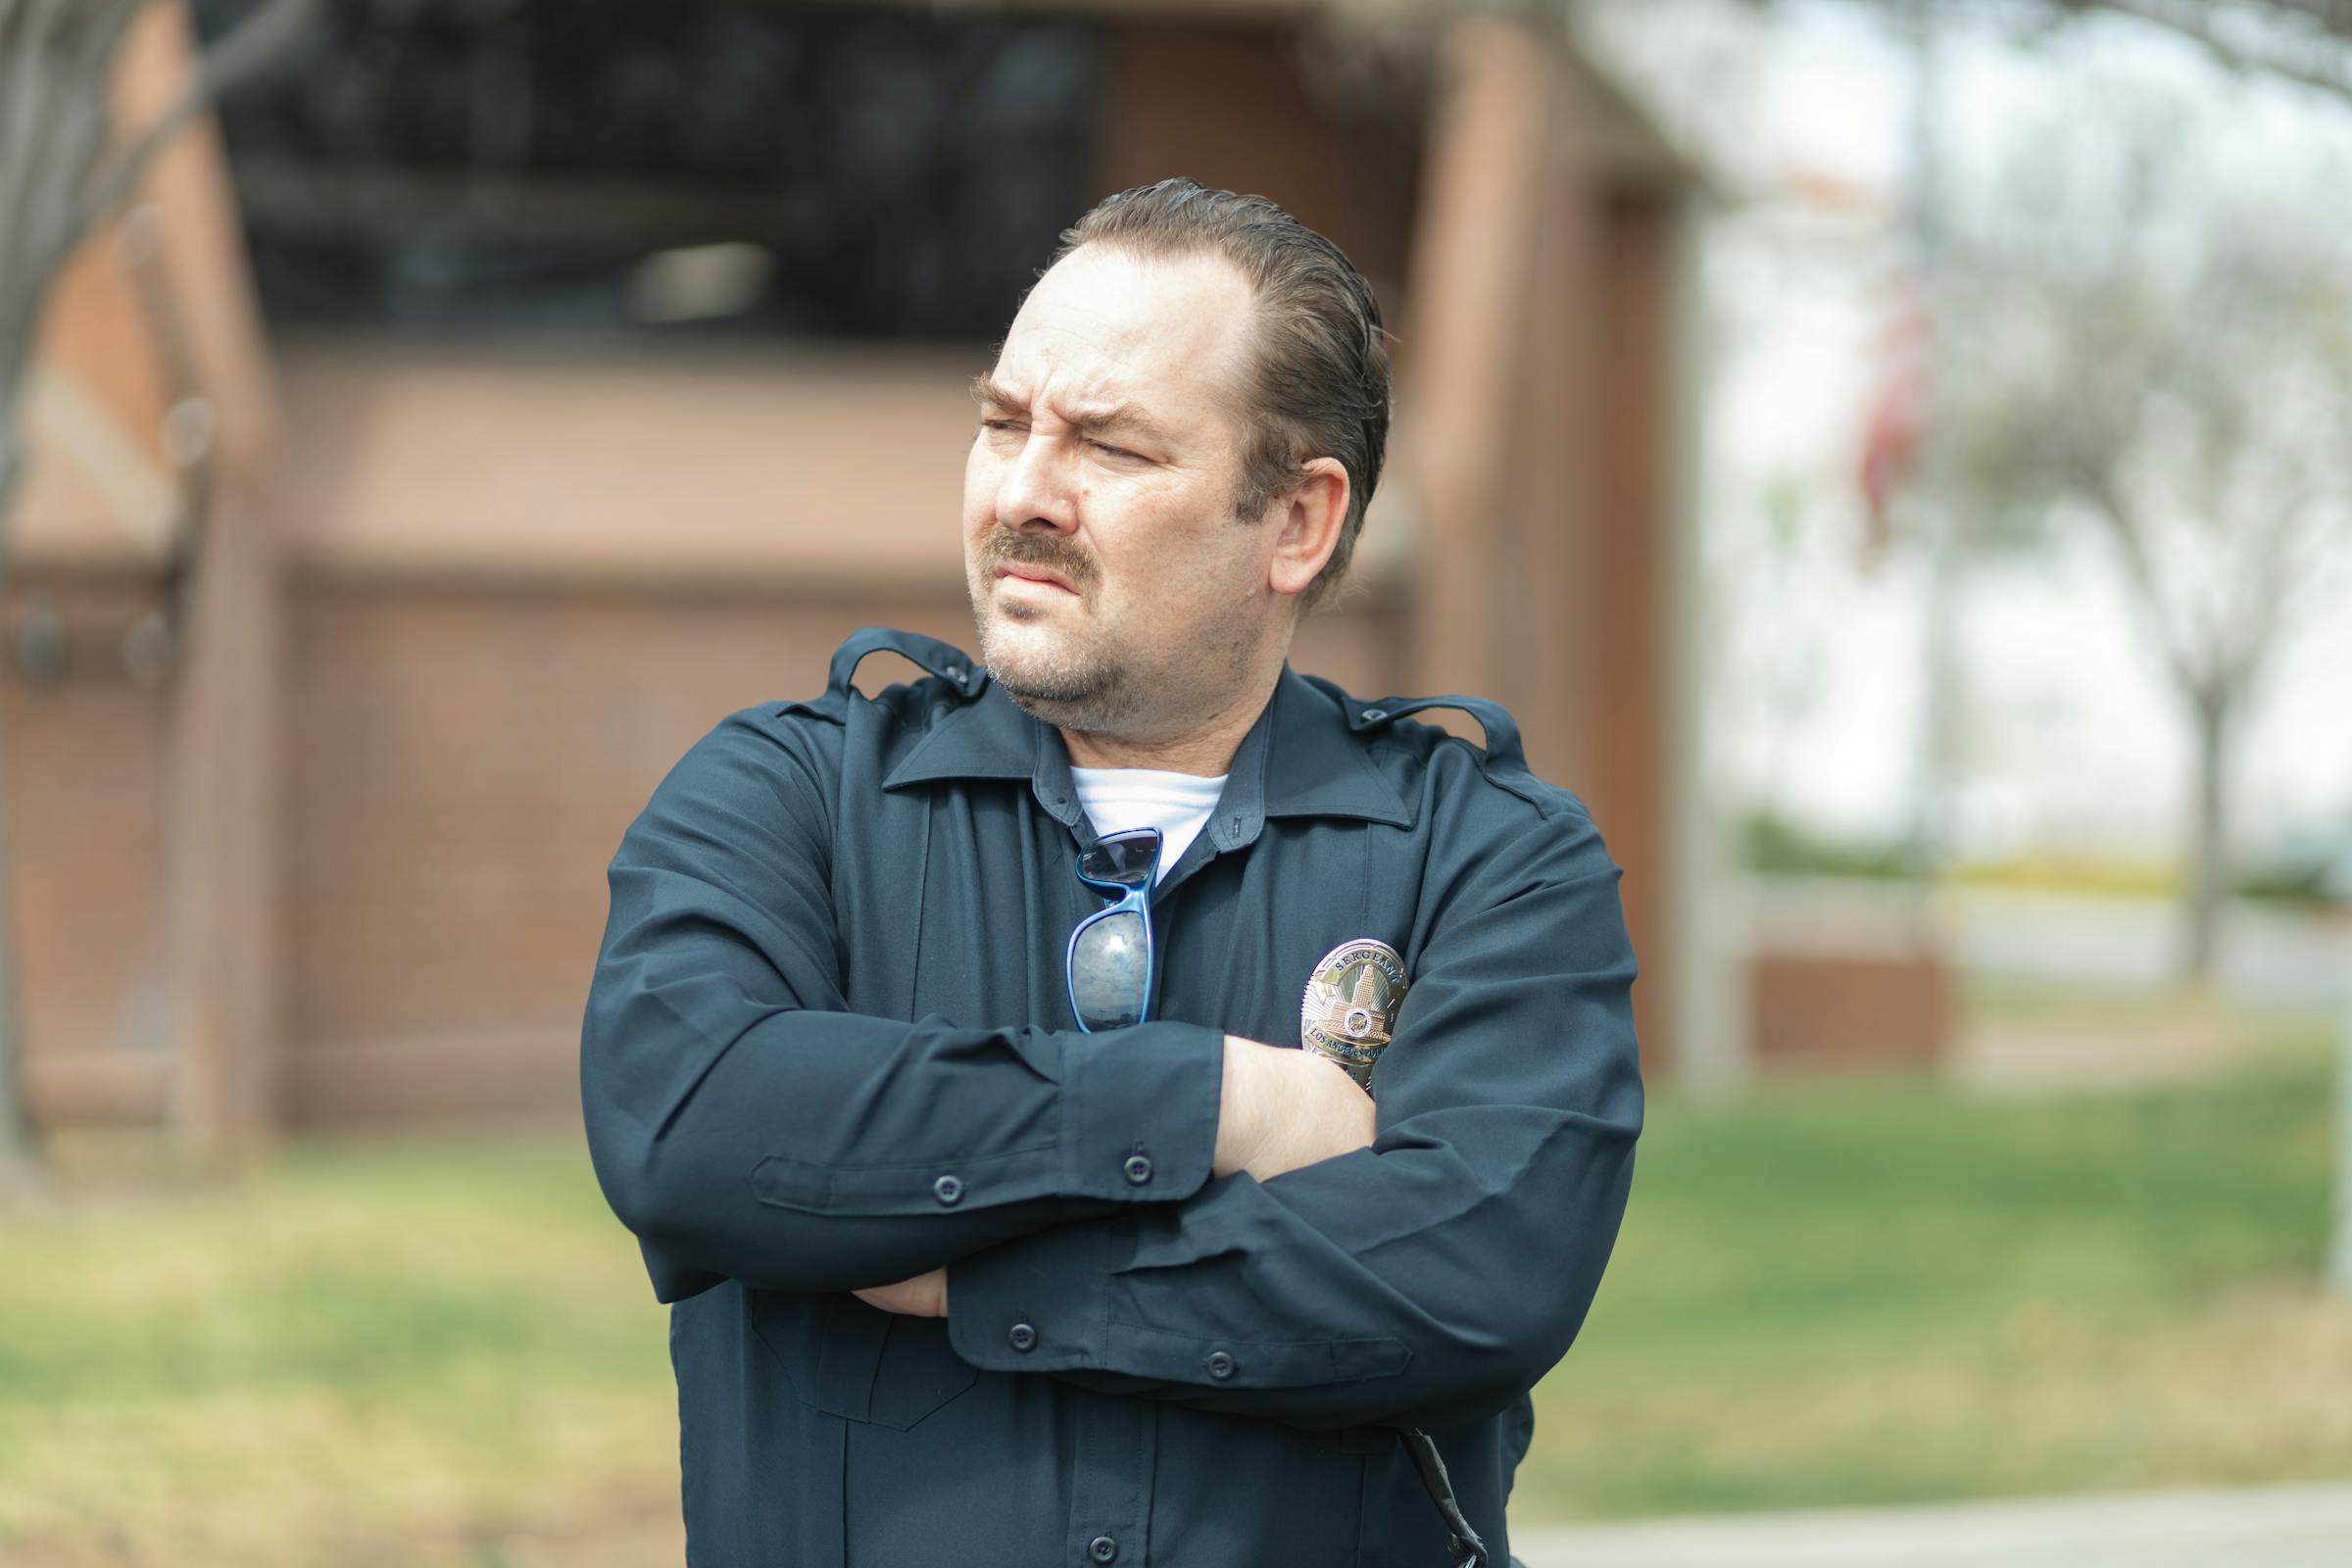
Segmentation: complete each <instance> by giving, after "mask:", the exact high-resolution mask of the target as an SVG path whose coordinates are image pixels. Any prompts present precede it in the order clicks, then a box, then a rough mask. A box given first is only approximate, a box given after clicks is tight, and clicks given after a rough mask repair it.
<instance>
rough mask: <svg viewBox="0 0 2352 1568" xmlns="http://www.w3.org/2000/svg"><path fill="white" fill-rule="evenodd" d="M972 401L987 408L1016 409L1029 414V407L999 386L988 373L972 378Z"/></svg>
mask: <svg viewBox="0 0 2352 1568" xmlns="http://www.w3.org/2000/svg"><path fill="white" fill-rule="evenodd" d="M972 401H973V402H974V403H978V404H980V405H982V406H983V407H986V408H992V409H1015V410H1019V411H1020V412H1022V413H1026V412H1028V408H1029V405H1028V404H1026V403H1024V402H1022V401H1021V400H1020V399H1019V398H1016V397H1014V396H1013V395H1012V394H1011V393H1009V392H1007V391H1005V389H1004V388H1003V387H1002V386H999V385H998V384H997V382H996V379H995V378H994V377H993V376H991V375H989V374H988V373H987V372H986V371H982V372H981V373H980V374H978V375H975V376H973V377H972Z"/></svg>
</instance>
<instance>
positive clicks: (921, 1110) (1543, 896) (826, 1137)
mask: <svg viewBox="0 0 2352 1568" xmlns="http://www.w3.org/2000/svg"><path fill="white" fill-rule="evenodd" d="M822 820H823V817H822V810H821V800H820V798H819V793H818V786H817V769H816V768H815V766H814V763H813V761H812V760H811V759H810V758H809V756H808V755H807V754H806V752H805V751H803V750H802V749H801V747H800V744H799V743H798V742H797V741H796V739H795V738H794V737H793V736H791V735H789V734H787V733H784V732H782V731H781V730H780V729H778V728H775V727H771V726H769V725H767V724H765V723H762V722H760V721H756V720H754V719H751V718H748V717H746V716H744V715H738V716H737V717H735V718H732V719H730V720H728V721H726V722H725V723H722V724H721V725H720V726H719V728H718V729H717V730H714V731H713V732H712V733H711V735H710V736H708V737H706V739H705V740H704V741H703V742H702V743H700V744H698V746H697V747H696V748H695V749H694V751H692V752H690V753H689V754H688V756H687V758H686V759H685V760H682V761H681V762H680V764H679V765H678V767H677V768H675V769H673V771H672V773H671V775H670V776H669V778H667V779H666V780H664V781H663V783H662V787H661V788H660V789H659V790H657V792H656V793H655V796H654V799H653V801H652V802H651V803H650V804H649V805H648V807H647V809H646V810H645V812H644V813H642V814H641V815H640V817H639V818H638V820H637V821H636V822H635V823H634V824H633V825H632V826H631V828H630V829H629V832H628V835H627V837H626V838H625V839H624V841H623V843H622V845H621V848H620V851H619V853H618V854H617V855H616V856H615V857H614V859H613V865H612V867H611V872H610V880H611V886H612V891H613V909H612V916H611V920H610V922H609V923H608V926H607V930H606V935H605V943H604V947H603V951H602V953H601V954H600V956H599V961H598V966H597V971H596V977H595V981H594V983H593V985H592V988H591V992H590V997H589V1003H588V1008H587V1016H586V1019H585V1022H584V1026H583V1031H582V1088H583V1095H584V1100H585V1103H586V1111H587V1118H588V1127H589V1139H590V1148H591V1152H592V1153H593V1154H594V1156H595V1159H596V1165H597V1171H598V1175H599V1178H600V1180H602V1182H603V1183H604V1186H605V1190H606V1193H607V1196H608V1198H609V1199H610V1200H611V1201H612V1203H613V1207H614V1209H615V1211H616V1212H617V1213H618V1214H619V1215H620V1217H621V1219H622V1220H623V1222H624V1223H626V1224H627V1225H628V1226H629V1227H630V1228H631V1229H632V1230H633V1231H635V1232H636V1233H637V1235H638V1237H639V1239H640V1242H641V1245H642V1247H643V1249H644V1251H645V1254H646V1259H647V1263H648V1266H649V1269H650V1271H651V1272H652V1274H653V1277H654V1282H655V1287H656V1291H657V1294H658V1295H660V1296H661V1297H662V1299H665V1300H675V1299H679V1298H682V1297H684V1296H688V1295H692V1294H695V1293H696V1292H698V1291H700V1290H703V1289H707V1288H709V1287H710V1286H711V1285H713V1284H716V1283H718V1282H719V1281H720V1280H722V1279H730V1278H731V1279H735V1280H738V1281H740V1282H742V1283H744V1284H745V1285H748V1286H752V1287H755V1288H767V1289H779V1290H799V1291H820V1292H842V1291H848V1292H859V1293H869V1292H880V1293H882V1294H881V1299H882V1301H883V1302H884V1303H885V1304H887V1305H890V1306H892V1307H903V1306H907V1305H914V1306H922V1305H925V1304H930V1303H929V1302H927V1301H926V1300H925V1299H921V1293H922V1292H927V1291H936V1292H937V1294H938V1296H939V1298H940V1300H939V1301H938V1303H937V1304H940V1305H944V1304H945V1300H944V1299H945V1298H947V1297H952V1298H953V1299H954V1303H955V1310H954V1312H953V1313H952V1314H950V1316H949V1331H950V1336H951V1340H952V1342H953V1343H954V1344H955V1346H956V1349H957V1351H958V1352H959V1353H960V1354H962V1355H963V1356H964V1357H965V1358H966V1359H967V1360H970V1361H972V1362H974V1363H975V1364H977V1365H981V1366H984V1367H990V1368H996V1369H1000V1370H1005V1371H1017V1372H1028V1373H1038V1374H1049V1375H1054V1376H1058V1377H1063V1378H1066V1379H1069V1380H1072V1381H1076V1382H1080V1383H1084V1384H1087V1385H1089V1386H1092V1387H1097V1388H1102V1389H1106V1390H1113V1391H1118V1392H1126V1393H1132V1394H1136V1395H1140V1396H1145V1397H1156V1398H1164V1399H1170V1400H1174V1401H1179V1402H1184V1403H1190V1404H1197V1405H1201V1406H1203V1407H1209V1408H1217V1409H1224V1410H1229V1411H1233V1412H1236V1413H1245V1414H1256V1415H1263V1416H1268V1417H1273V1418H1278V1419H1284V1420H1289V1421H1292V1422H1295V1423H1298V1424H1300V1425H1308V1426H1339V1425H1351V1424H1357V1423H1364V1422H1376V1421H1390V1420H1408V1419H1409V1420H1413V1421H1416V1422H1425V1423H1433V1424H1445V1423H1446V1422H1448V1421H1453V1420H1467V1419H1473V1418H1476V1417H1477V1416H1480V1415H1483V1414H1486V1413H1488V1412H1490V1411H1492V1410H1494V1409H1496V1408H1499V1407H1501V1406H1502V1405H1504V1404H1507V1403H1508V1402H1509V1401H1510V1400H1511V1399H1513V1398H1515V1397H1517V1395H1518V1393H1519V1392H1520V1391H1522V1390H1524V1389H1525V1388H1526V1387H1527V1386H1528V1385H1529V1384H1530V1383H1532V1382H1533V1381H1534V1380H1535V1378H1536V1377H1537V1376H1540V1375H1541V1373H1542V1371H1543V1370H1544V1368H1546V1367H1548V1366H1549V1365H1550V1364H1551V1362H1552V1361H1553V1360H1556V1359H1557V1357H1558V1356H1559V1354H1560V1353H1561V1352H1562V1351H1564V1350H1565V1349H1566V1348H1567V1345H1568V1342H1569V1340H1570V1339H1571V1338H1572V1337H1573V1335H1574V1333H1575V1331H1576V1328H1577V1326H1578V1325H1579V1324H1580V1323H1581V1321H1582V1319H1583V1315H1584V1312H1585V1308H1586V1306H1587V1304H1588V1303H1589V1301H1590V1299H1591V1297H1592V1294H1593V1288H1594V1287H1595V1285H1596V1284H1597V1282H1598V1278H1599V1273H1600V1269H1601V1265H1602V1263H1603V1262H1604V1261H1605V1259H1606V1256H1607V1253H1608V1250H1609V1248H1610V1245H1611V1243H1612V1242H1613V1240H1614V1236H1615V1232H1616V1228H1617V1223H1618V1220H1619V1217H1620V1215H1621V1213H1622V1210H1623V1206H1624V1201H1625V1195H1626V1189H1627V1185H1628V1182H1629V1181H1630V1174H1631V1164H1632V1146H1633V1143H1634V1139H1635V1136H1636V1134H1637V1132H1638V1130H1639V1126H1640V1117H1641V1088H1640V1078H1639V1071H1638V1067H1637V1066H1636V1063H1635V1054H1634V1046H1633V1032H1632V1023H1631V1014H1630V1005H1629V997H1628V988H1629V987H1630V983H1631V981H1632V979H1633V960H1632V955H1631V952H1630V949H1629V947H1628V945H1627V943H1626V941H1625V935H1624V927H1623V921H1622V918H1621V915H1620V913H1619V910H1618V904H1617V896H1616V879H1617V872H1616V867H1615V866H1614V865H1613V864H1611V863H1610V861H1609V860H1608V858H1607V856H1606V854H1605V853H1604V852H1603V851H1602V850H1601V847H1600V844H1599V840H1598V838H1597V835H1595V834H1594V833H1593V831H1592V827H1591V824H1590V822H1589V820H1587V819H1585V818H1584V817H1583V815H1582V813H1581V811H1574V810H1568V809H1562V810H1560V811H1557V812H1554V813H1551V814H1548V815H1545V816H1543V817H1542V818H1541V819H1540V820H1538V819H1536V818H1535V816H1534V814H1533V813H1531V815H1530V820H1529V822H1528V823H1527V824H1526V827H1525V832H1524V836H1523V840H1522V841H1521V842H1515V843H1513V844H1510V845H1509V846H1507V847H1506V852H1505V853H1501V854H1497V855H1494V856H1492V857H1490V858H1489V859H1490V861H1491V864H1490V865H1489V866H1488V868H1487V869H1485V870H1483V871H1480V872H1478V873H1477V874H1475V875H1472V876H1468V877H1466V878H1465V879H1464V882H1463V885H1462V886H1461V887H1459V888H1457V889H1455V890H1454V892H1453V904H1454V905H1455V906H1456V907H1457V912H1456V913H1455V914H1453V915H1452V916H1450V917H1447V918H1442V919H1441V920H1440V921H1439V922H1438V924H1437V926H1436V927H1435V929H1434V930H1433V931H1432V933H1431V935H1430V937H1429V939H1428V941H1427V942H1426V943H1425V944H1424V945H1423V949H1422V952H1421V954H1420V962H1419V965H1418V972H1417V973H1416V976H1415V983H1414V986H1413V989H1412V991H1411V992H1410V993H1409V994H1408V997H1407V1000H1406V1003H1405V1006H1404V1009H1403V1011H1402V1012H1401V1014H1400V1016H1399V1018H1398V1021H1397V1027H1396V1038H1395V1041H1394V1043H1393V1044H1392V1045H1391V1046H1390V1047H1389V1049H1388V1052H1387V1054H1385V1055H1384V1056H1383V1058H1382V1064H1381V1069H1380V1080H1379V1082H1380V1090H1381V1098H1380V1102H1379V1106H1378V1111H1377V1123H1378V1125H1377V1127H1374V1126H1373V1125H1371V1111H1372V1107H1371V1106H1370V1104H1369V1103H1368V1102H1365V1101H1364V1099H1363V1097H1362V1096H1361V1094H1360V1092H1358V1091H1357V1090H1356V1089H1355V1086H1354V1085H1353V1084H1352V1082H1350V1081H1349V1080H1348V1078H1347V1076H1346V1075H1345V1074H1344V1073H1343V1072H1341V1071H1340V1070H1339V1069H1338V1068H1336V1067H1334V1066H1331V1065H1330V1064H1329V1063H1326V1062H1323V1061H1321V1060H1320V1059H1318V1058H1315V1057H1312V1056H1309V1055H1306V1054H1302V1053H1299V1052H1294V1051H1288V1050H1279V1049H1276V1048H1273V1047H1268V1046H1262V1045H1257V1044H1255V1043H1253V1042H1249V1041H1243V1040H1238V1039H1234V1038H1231V1037H1227V1036H1225V1035H1223V1034H1222V1033H1221V1032H1216V1031H1211V1030H1208V1029H1204V1028H1201V1026H1198V1025H1194V1024H1189V1023H1181V1022H1172V1021H1161V1022H1154V1023H1150V1024H1145V1025H1141V1026H1139V1027H1137V1028H1135V1029H1131V1030H1121V1031H1113V1032H1109V1033H1105V1034H1099V1035H1085V1034H1078V1033H1075V1032H1059V1031H1051V1030H1037V1029H1012V1030H971V1029H960V1028H956V1027H955V1026H953V1025H951V1024H948V1023H947V1022H945V1021H944V1020H941V1019H937V1018H927V1019H923V1020H919V1021H917V1022H915V1023H912V1024H908V1023H906V1022H903V1021H898V1020H892V1019H884V1018H876V1017H871V1016H864V1015H858V1014H855V1013H852V1012H850V1011H848V1009H847V1007H846V1005H845V1003H844V1001H843V998H842V995H841V989H840V983H839V976H838V972H837V968H836V965H837V962H838V960H837V957H836V955H835V952H834V948H833V940H832V935H831V928H830V903H829V899H828V896H827V891H826V878H827V873H828V870H829V868H828V867H827V865H826V863H825V858H826V855H827V853H828V851H827V846H826V836H825V834H824V833H823V831H822V828H821V823H822ZM1147 1140H1148V1142H1149V1144H1150V1147H1151V1151H1152V1176H1151V1178H1150V1180H1149V1181H1148V1182H1144V1183H1142V1184H1140V1185H1139V1184H1138V1183H1137V1182H1136V1181H1135V1180H1134V1179H1133V1177H1132V1176H1122V1175H1121V1173H1120V1172H1121V1168H1122V1162H1123V1161H1125V1160H1126V1159H1127V1158H1128V1156H1129V1152H1130V1150H1131V1149H1132V1148H1133V1147H1134V1146H1135V1144H1136V1143H1137V1142H1139V1141H1147ZM951 1173H952V1174H955V1175H956V1178H957V1185H956V1187H955V1188H953V1189H943V1188H942V1186H941V1185H940V1177H941V1176H942V1175H943V1174H951ZM951 1192H952V1194H953V1196H952V1197H947V1196H943V1194H947V1193H951ZM940 1271H944V1274H943V1273H941V1272H940ZM926 1280H928V1281H929V1283H928V1284H924V1283H921V1282H924V1281H926ZM893 1288H902V1289H899V1290H894V1289H893ZM868 1299H869V1300H873V1299H875V1298H874V1297H872V1296H868ZM1016 1329H1017V1330H1020V1331H1023V1332H1015V1330H1016Z"/></svg>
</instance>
